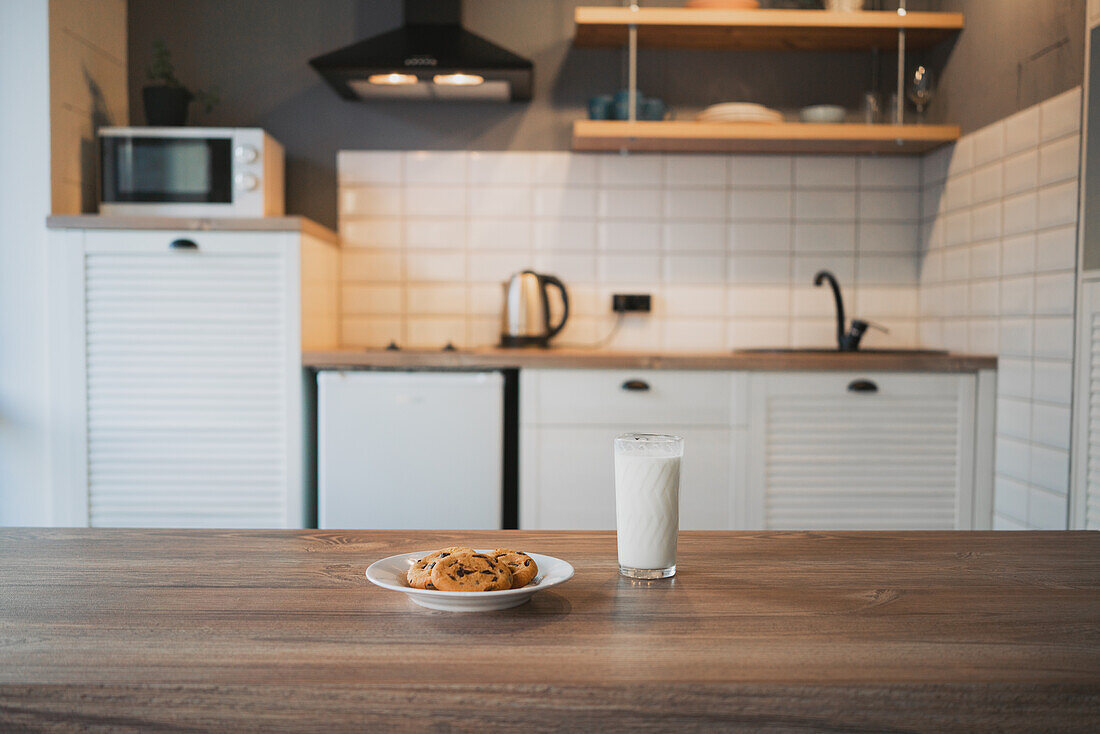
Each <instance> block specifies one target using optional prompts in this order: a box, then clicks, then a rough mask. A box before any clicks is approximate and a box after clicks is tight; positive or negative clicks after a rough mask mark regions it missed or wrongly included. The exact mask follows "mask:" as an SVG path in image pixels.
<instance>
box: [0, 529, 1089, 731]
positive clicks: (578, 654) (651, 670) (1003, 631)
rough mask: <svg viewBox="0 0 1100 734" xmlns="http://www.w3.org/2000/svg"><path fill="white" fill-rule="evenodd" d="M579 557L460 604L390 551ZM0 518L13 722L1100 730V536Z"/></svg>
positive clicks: (2, 726) (6, 677) (1, 607)
mask: <svg viewBox="0 0 1100 734" xmlns="http://www.w3.org/2000/svg"><path fill="white" fill-rule="evenodd" d="M451 544H465V545H474V546H481V547H484V546H489V547H493V546H497V545H506V546H513V547H518V548H522V549H525V550H530V551H537V552H540V553H548V554H551V555H555V556H559V557H562V558H565V559H566V560H568V561H570V562H572V563H573V565H574V566H575V567H576V569H577V574H576V577H575V578H573V580H571V581H570V582H568V583H566V584H564V585H562V586H559V587H556V588H554V589H552V590H548V591H546V592H543V593H540V594H537V595H536V596H535V597H534V599H533V600H532V601H531V602H530V603H529V604H528V605H526V606H523V607H519V608H517V609H513V610H509V611H504V612H493V613H488V614H451V613H446V612H433V611H429V610H426V609H422V608H420V607H416V606H413V605H412V604H411V603H410V602H408V601H407V599H406V598H405V596H404V595H403V594H399V593H395V592H392V591H385V590H383V589H380V588H377V587H374V586H371V585H370V584H369V583H367V581H366V580H365V578H364V575H363V572H364V569H365V568H366V566H367V565H368V564H370V563H371V562H372V561H374V560H377V559H379V558H382V557H384V556H388V555H392V554H395V553H400V552H406V551H415V550H421V549H423V550H427V549H432V548H436V547H440V546H444V545H451ZM678 560H679V566H680V572H679V574H678V575H677V576H676V577H675V579H673V580H667V581H654V582H631V581H629V580H627V579H625V578H622V577H620V576H619V575H618V574H617V572H616V564H615V538H614V535H613V534H612V533H551V532H516V531H500V532H484V533H441V532H412V531H325V530H301V531H274V530H269V531H236V530H225V531H202V530H103V529H96V530H88V529H49V530H43V529H12V528H5V529H0V731H9V730H13V729H23V728H29V729H57V730H69V729H95V728H98V727H102V728H109V729H132V730H141V731H151V730H153V731H155V730H173V731H175V730H188V731H191V730H200V729H218V730H224V731H242V730H253V729H263V730H268V731H270V730H288V731H303V730H319V729H323V730H330V731H332V730H342V729H348V728H353V729H358V730H375V731H391V730H401V729H414V730H422V729H426V728H427V729H440V730H454V731H477V732H483V731H491V730H502V729H522V730H525V731H543V730H550V731H562V730H586V731H610V730H632V731H649V730H675V731H693V730H713V729H731V728H739V729H748V730H814V729H828V730H833V731H837V730H845V731H848V730H859V731H921V730H923V731H932V730H934V731H945V730H974V729H986V730H988V729H997V730H1021V731H1046V730H1055V729H1057V730H1063V731H1064V730H1079V731H1088V730H1092V731H1096V730H1097V727H1098V726H1100V534H1097V533H1066V532H1060V533H991V532H984V533H965V532H958V533H950V532H947V533H931V532H929V533H726V532H722V533H695V532H692V533H682V534H681V538H680V552H679V559H678Z"/></svg>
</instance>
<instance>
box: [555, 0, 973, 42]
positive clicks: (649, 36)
mask: <svg viewBox="0 0 1100 734" xmlns="http://www.w3.org/2000/svg"><path fill="white" fill-rule="evenodd" d="M573 19H574V22H575V23H576V32H575V34H574V37H573V44H574V45H576V46H624V45H626V42H627V27H628V26H629V25H630V24H634V25H637V27H638V45H639V46H642V47H646V46H649V47H656V48H705V49H728V50H740V51H756V50H784V51H860V50H867V51H869V50H871V49H872V48H882V49H891V48H897V47H898V30H899V29H902V28H904V29H905V30H906V36H905V43H906V46H907V47H908V48H910V49H914V48H924V47H926V46H931V45H933V44H936V43H939V42H940V41H942V40H944V39H946V38H949V37H951V36H952V35H954V34H956V33H958V32H959V31H960V30H962V27H963V16H962V13H918V12H913V13H908V14H906V15H898V14H897V13H896V12H894V11H878V12H874V11H863V12H857V13H837V12H823V11H821V10H721V9H698V8H639V9H637V10H631V9H630V8H629V7H579V8H576V10H574V13H573Z"/></svg>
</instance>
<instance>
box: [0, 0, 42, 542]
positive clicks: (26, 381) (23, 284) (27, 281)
mask: <svg viewBox="0 0 1100 734" xmlns="http://www.w3.org/2000/svg"><path fill="white" fill-rule="evenodd" d="M49 93H50V85H49V3H48V1H47V0H17V1H16V2H2V3H0V100H2V102H0V223H2V225H0V525H44V524H47V523H49V521H50V506H49V505H50V503H49V499H48V492H47V488H48V478H49V477H48V471H49V470H48V462H47V460H46V445H47V417H48V415H49V401H48V397H49V396H48V391H47V381H46V376H47V375H46V367H47V354H46V228H45V218H46V215H47V214H49V212H50V167H49V165H48V164H49V160H50V107H49Z"/></svg>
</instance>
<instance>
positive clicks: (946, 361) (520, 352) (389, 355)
mask: <svg viewBox="0 0 1100 734" xmlns="http://www.w3.org/2000/svg"><path fill="white" fill-rule="evenodd" d="M302 363H303V364H304V365H305V366H306V367H313V368H317V369H326V368H329V369H354V368H379V369H416V368H421V369H432V368H444V369H478V368H481V369H503V368H509V367H528V368H530V367H547V368H576V369H584V368H589V369H595V368H609V369H616V368H617V369H668V370H757V371H771V370H776V371H780V370H806V371H822V370H845V371H847V370H855V371H876V370H880V371H889V372H976V371H978V370H985V369H996V368H997V358H996V357H987V356H981V355H972V354H952V353H945V352H885V351H884V352H874V351H866V352H832V351H819V352H813V351H797V352H782V351H778V352H766V351H763V352H761V351H737V352H733V351H731V352H705V353H672V352H666V353H659V352H615V351H608V350H582V349H564V348H562V349H557V348H553V349H530V348H528V349H497V348H490V349H472V350H459V351H456V352H444V351H441V350H415V349H402V350H398V351H387V350H384V349H341V350H334V351H327V352H305V353H304V354H303V355H302Z"/></svg>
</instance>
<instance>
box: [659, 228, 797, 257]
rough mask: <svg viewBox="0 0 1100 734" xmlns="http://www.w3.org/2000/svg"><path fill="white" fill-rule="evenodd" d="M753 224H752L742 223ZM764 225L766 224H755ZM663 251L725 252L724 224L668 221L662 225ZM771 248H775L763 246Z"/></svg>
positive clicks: (783, 248) (785, 246)
mask: <svg viewBox="0 0 1100 734" xmlns="http://www.w3.org/2000/svg"><path fill="white" fill-rule="evenodd" d="M744 226H753V225H748V224H746V225H744ZM755 226H761V227H766V226H768V225H755ZM781 226H782V229H783V230H784V231H787V232H789V230H790V227H789V226H787V225H781ZM664 248H665V252H670V253H681V252H725V251H726V224H725V223H724V222H690V221H688V222H680V221H676V222H668V223H666V224H665V227H664ZM762 249H765V250H771V249H775V248H771V247H763V248H762ZM778 249H780V250H785V249H789V245H784V246H781V247H779V248H778Z"/></svg>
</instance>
